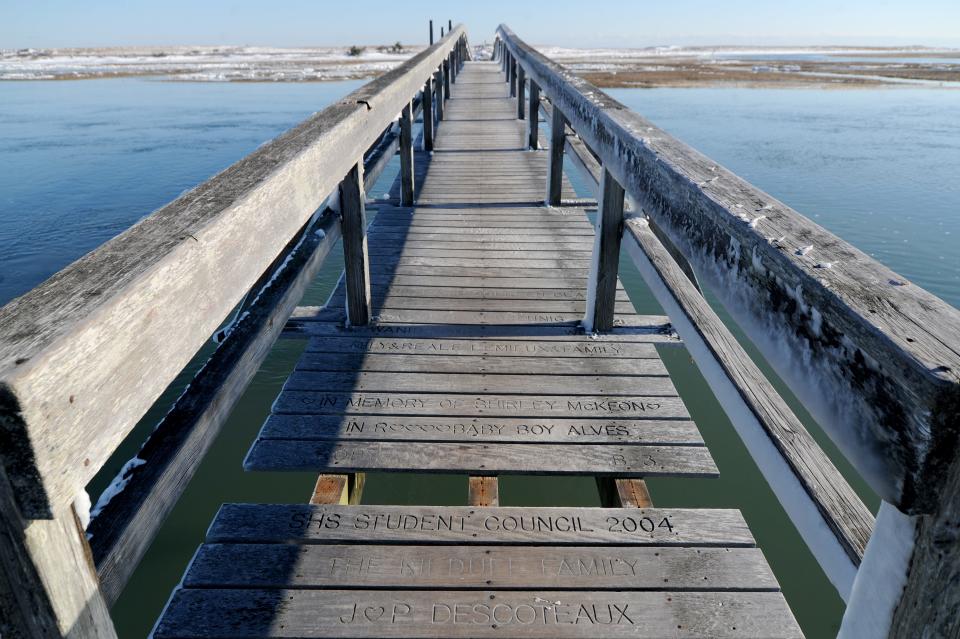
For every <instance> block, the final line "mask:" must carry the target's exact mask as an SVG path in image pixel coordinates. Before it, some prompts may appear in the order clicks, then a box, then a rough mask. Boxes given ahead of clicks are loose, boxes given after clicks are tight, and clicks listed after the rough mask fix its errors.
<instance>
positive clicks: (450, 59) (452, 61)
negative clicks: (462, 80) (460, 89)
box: [447, 47, 457, 84]
mask: <svg viewBox="0 0 960 639" xmlns="http://www.w3.org/2000/svg"><path fill="white" fill-rule="evenodd" d="M447 68H448V69H449V70H450V84H456V83H457V48H456V47H454V48H453V51H451V52H450V55H449V56H447Z"/></svg>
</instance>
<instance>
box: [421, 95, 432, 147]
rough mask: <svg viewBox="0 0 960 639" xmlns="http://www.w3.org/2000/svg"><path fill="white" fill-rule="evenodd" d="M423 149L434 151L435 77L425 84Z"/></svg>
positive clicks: (423, 98) (423, 97) (422, 101)
mask: <svg viewBox="0 0 960 639" xmlns="http://www.w3.org/2000/svg"><path fill="white" fill-rule="evenodd" d="M421 103H422V104H423V150H424V151H433V78H427V82H426V84H424V85H423V96H422V100H421Z"/></svg>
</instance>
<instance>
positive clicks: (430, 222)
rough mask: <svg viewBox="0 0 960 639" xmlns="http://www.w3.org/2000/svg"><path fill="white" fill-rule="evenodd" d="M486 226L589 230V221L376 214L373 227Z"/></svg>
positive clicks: (443, 227) (518, 229)
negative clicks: (400, 216) (391, 216)
mask: <svg viewBox="0 0 960 639" xmlns="http://www.w3.org/2000/svg"><path fill="white" fill-rule="evenodd" d="M488 186H489V185H488ZM478 224H479V225H481V226H483V227H487V226H490V225H494V224H495V225H496V228H498V229H517V231H513V230H511V231H510V232H511V233H513V232H521V231H520V229H531V230H538V231H541V232H543V231H545V230H548V229H549V230H551V231H552V230H554V229H566V230H577V231H589V230H590V229H591V226H590V223H589V222H588V221H587V219H586V216H584V217H583V219H582V220H580V219H574V218H573V217H572V216H565V217H564V218H563V219H559V220H554V219H549V218H547V219H545V218H533V219H528V220H522V219H521V220H518V219H516V218H514V219H507V218H506V216H504V217H503V218H491V217H488V216H486V215H478V216H474V217H472V218H466V217H465V218H460V219H456V218H449V217H444V218H437V217H433V218H426V219H424V218H422V217H421V216H419V215H414V216H412V217H411V216H410V215H407V217H406V219H402V218H398V217H393V218H384V217H381V216H380V215H378V216H377V220H376V223H375V226H374V228H377V229H383V230H387V229H391V230H392V229H393V228H398V229H406V228H408V229H411V230H413V229H430V230H437V229H443V230H444V231H445V232H459V231H454V230H452V229H465V228H475V227H476V226H477V225H478ZM465 233H466V234H467V235H469V234H470V232H469V231H467V232H465ZM588 234H589V233H581V235H588Z"/></svg>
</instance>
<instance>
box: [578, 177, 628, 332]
mask: <svg viewBox="0 0 960 639" xmlns="http://www.w3.org/2000/svg"><path fill="white" fill-rule="evenodd" d="M599 187H600V199H599V202H597V221H596V235H595V236H594V239H593V256H592V259H591V260H590V276H589V278H588V279H587V308H586V312H585V313H584V316H583V328H584V330H586V331H587V332H595V333H603V332H607V331H609V330H610V329H612V328H613V320H614V309H615V306H616V299H617V267H618V266H619V263H620V238H621V236H622V233H623V197H624V194H623V187H622V186H620V183H619V182H617V180H616V178H614V177H613V176H612V175H611V174H610V172H609V171H607V169H606V167H603V168H602V169H601V171H600V184H599Z"/></svg>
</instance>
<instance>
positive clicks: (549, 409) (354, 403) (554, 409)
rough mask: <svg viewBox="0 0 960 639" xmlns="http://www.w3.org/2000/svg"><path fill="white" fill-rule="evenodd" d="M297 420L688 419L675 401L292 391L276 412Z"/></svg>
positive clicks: (280, 399) (283, 397) (278, 403)
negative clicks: (357, 417) (347, 417)
mask: <svg viewBox="0 0 960 639" xmlns="http://www.w3.org/2000/svg"><path fill="white" fill-rule="evenodd" d="M273 410H274V412H276V413H277V414H283V413H287V414H294V415H340V414H346V415H356V414H372V415H433V414H436V415H444V414H447V415H449V414H455V415H461V416H471V417H481V416H483V417H489V416H497V417H597V416H616V417H618V418H624V417H629V418H644V417H645V418H647V419H687V418H688V417H689V415H688V414H687V409H686V408H685V407H684V406H683V402H681V401H680V399H679V398H676V397H643V396H633V397H630V396H627V397H620V396H618V397H606V396H577V397H566V396H563V395H543V396H536V395H506V394H504V395H493V394H490V395H483V394H476V395H445V394H439V393H437V394H417V393H336V392H333V393H325V392H323V391H314V392H309V391H287V392H284V393H281V394H280V396H279V397H278V398H277V401H276V403H275V404H274V408H273Z"/></svg>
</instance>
